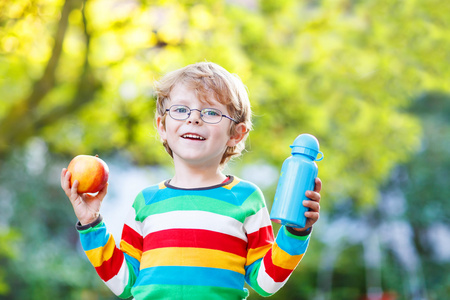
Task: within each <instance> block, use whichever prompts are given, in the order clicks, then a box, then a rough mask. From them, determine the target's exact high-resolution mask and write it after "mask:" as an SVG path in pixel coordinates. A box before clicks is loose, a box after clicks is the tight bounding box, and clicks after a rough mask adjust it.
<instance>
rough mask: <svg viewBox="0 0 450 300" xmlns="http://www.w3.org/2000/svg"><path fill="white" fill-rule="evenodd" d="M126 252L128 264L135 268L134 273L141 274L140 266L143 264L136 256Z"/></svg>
mask: <svg viewBox="0 0 450 300" xmlns="http://www.w3.org/2000/svg"><path fill="white" fill-rule="evenodd" d="M124 254H125V260H126V261H127V263H128V265H129V266H131V267H132V268H133V272H134V274H136V276H138V275H139V267H140V266H141V263H140V262H139V261H138V260H137V259H136V258H134V257H132V256H130V255H128V254H126V253H124Z"/></svg>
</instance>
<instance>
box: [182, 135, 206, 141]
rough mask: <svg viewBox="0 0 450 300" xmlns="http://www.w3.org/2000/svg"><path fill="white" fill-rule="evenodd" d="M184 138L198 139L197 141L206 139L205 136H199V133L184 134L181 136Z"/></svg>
mask: <svg viewBox="0 0 450 300" xmlns="http://www.w3.org/2000/svg"><path fill="white" fill-rule="evenodd" d="M181 137H182V138H183V139H188V140H197V141H204V140H206V139H205V138H204V137H202V136H199V135H197V134H191V133H190V134H183V135H182V136H181Z"/></svg>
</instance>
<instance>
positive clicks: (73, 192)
mask: <svg viewBox="0 0 450 300" xmlns="http://www.w3.org/2000/svg"><path fill="white" fill-rule="evenodd" d="M79 184H80V183H79V182H78V180H75V181H74V182H73V184H72V187H71V188H70V197H69V198H70V200H71V201H73V200H75V199H76V198H77V197H78V185H79Z"/></svg>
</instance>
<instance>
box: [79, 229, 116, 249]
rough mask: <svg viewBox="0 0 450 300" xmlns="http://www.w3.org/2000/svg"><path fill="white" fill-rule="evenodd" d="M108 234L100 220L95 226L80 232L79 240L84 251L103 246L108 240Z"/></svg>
mask: <svg viewBox="0 0 450 300" xmlns="http://www.w3.org/2000/svg"><path fill="white" fill-rule="evenodd" d="M109 236H110V234H109V233H108V231H107V230H106V226H105V223H104V222H102V223H100V224H99V225H97V226H96V227H94V228H92V229H91V230H89V231H86V232H80V241H81V245H82V246H83V250H84V251H88V250H92V249H96V248H99V247H103V246H105V245H106V243H107V242H108V239H109Z"/></svg>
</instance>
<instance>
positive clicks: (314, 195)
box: [305, 191, 320, 202]
mask: <svg viewBox="0 0 450 300" xmlns="http://www.w3.org/2000/svg"><path fill="white" fill-rule="evenodd" d="M305 196H306V197H308V198H309V199H311V200H313V201H317V202H320V194H319V193H317V192H313V191H306V193H305Z"/></svg>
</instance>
